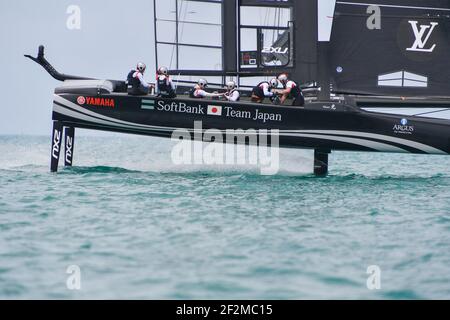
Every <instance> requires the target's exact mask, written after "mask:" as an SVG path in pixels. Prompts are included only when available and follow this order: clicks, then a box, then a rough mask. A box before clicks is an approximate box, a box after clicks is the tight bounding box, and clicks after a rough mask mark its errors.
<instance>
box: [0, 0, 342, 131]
mask: <svg viewBox="0 0 450 320" xmlns="http://www.w3.org/2000/svg"><path fill="white" fill-rule="evenodd" d="M302 1H314V0H302ZM321 1H323V2H324V3H325V5H324V6H322V9H321V12H322V16H326V15H329V14H330V7H332V5H331V4H332V3H333V2H334V1H333V0H321ZM71 5H76V6H78V7H79V8H80V9H81V29H79V30H78V29H75V30H70V29H69V28H68V27H67V20H68V18H69V16H70V14H68V13H67V10H68V8H69V7H70V6H71ZM325 29H326V27H325V28H323V30H325ZM0 40H1V43H2V46H1V51H0V67H1V70H2V77H1V78H0V88H1V91H2V103H1V104H0V108H1V111H2V112H1V116H0V134H44V135H48V134H50V132H51V110H52V101H53V90H54V88H55V87H56V86H58V84H59V83H58V82H57V81H56V80H54V79H52V78H51V77H50V76H49V75H48V74H47V73H46V72H45V71H44V70H43V69H42V68H41V67H40V66H38V65H37V64H35V63H33V62H31V61H30V60H28V59H25V58H24V57H23V54H32V55H35V54H36V52H37V48H38V46H39V45H40V44H44V45H45V47H46V57H47V59H48V60H49V61H50V62H51V63H52V64H53V65H54V66H55V67H56V68H57V69H58V70H59V71H61V72H63V73H68V74H75V75H83V76H91V77H96V78H108V79H124V78H125V77H126V74H127V73H128V71H129V70H130V69H131V68H132V67H133V66H134V65H135V63H136V62H137V61H145V62H146V63H147V65H148V66H149V67H150V68H152V67H153V66H154V63H155V62H154V31H153V1H152V0H132V1H119V0H89V1H88V0H69V1H68V0H40V1H30V0H14V1H7V0H0Z"/></svg>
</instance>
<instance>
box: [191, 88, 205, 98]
mask: <svg viewBox="0 0 450 320" xmlns="http://www.w3.org/2000/svg"><path fill="white" fill-rule="evenodd" d="M197 90H201V89H200V88H198V87H197V86H195V87H194V88H192V89H191V91H189V97H190V98H193V99H203V97H199V96H196V95H195V93H196V92H197Z"/></svg>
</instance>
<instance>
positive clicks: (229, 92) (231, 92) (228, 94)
mask: <svg viewBox="0 0 450 320" xmlns="http://www.w3.org/2000/svg"><path fill="white" fill-rule="evenodd" d="M235 92H237V89H233V90H231V91H227V93H226V95H227V96H229V97H231V96H232V95H233V93H235ZM239 100H241V97H240V95H239V98H238V99H237V100H236V101H239Z"/></svg>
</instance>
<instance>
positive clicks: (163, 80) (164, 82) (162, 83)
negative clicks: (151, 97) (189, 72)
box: [157, 76, 172, 93]
mask: <svg viewBox="0 0 450 320" xmlns="http://www.w3.org/2000/svg"><path fill="white" fill-rule="evenodd" d="M157 81H158V89H159V91H160V92H161V93H170V92H171V91H172V86H171V85H170V82H169V77H166V76H158V78H157Z"/></svg>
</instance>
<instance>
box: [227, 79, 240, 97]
mask: <svg viewBox="0 0 450 320" xmlns="http://www.w3.org/2000/svg"><path fill="white" fill-rule="evenodd" d="M224 98H225V99H227V100H228V101H230V102H236V101H239V100H240V98H241V94H240V93H239V91H238V89H237V86H236V82H234V81H229V82H228V83H227V92H225V94H224Z"/></svg>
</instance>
